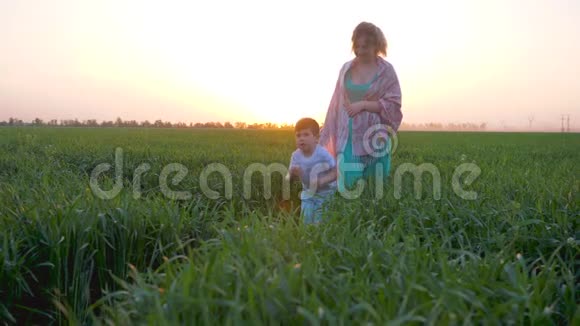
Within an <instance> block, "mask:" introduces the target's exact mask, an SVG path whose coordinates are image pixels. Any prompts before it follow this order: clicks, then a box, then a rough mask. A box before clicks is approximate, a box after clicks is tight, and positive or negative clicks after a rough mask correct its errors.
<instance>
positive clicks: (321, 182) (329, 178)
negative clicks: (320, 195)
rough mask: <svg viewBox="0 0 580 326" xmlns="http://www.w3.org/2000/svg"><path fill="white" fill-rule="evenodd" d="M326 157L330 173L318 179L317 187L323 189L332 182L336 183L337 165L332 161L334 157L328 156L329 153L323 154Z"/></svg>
mask: <svg viewBox="0 0 580 326" xmlns="http://www.w3.org/2000/svg"><path fill="white" fill-rule="evenodd" d="M325 156H326V161H327V163H328V164H329V165H330V171H328V172H327V173H325V174H324V175H323V176H321V177H320V178H318V186H319V187H323V186H325V185H327V184H329V183H331V182H333V181H336V178H337V175H338V173H337V168H338V167H337V165H336V160H335V159H334V157H332V155H330V153H328V152H326V153H325Z"/></svg>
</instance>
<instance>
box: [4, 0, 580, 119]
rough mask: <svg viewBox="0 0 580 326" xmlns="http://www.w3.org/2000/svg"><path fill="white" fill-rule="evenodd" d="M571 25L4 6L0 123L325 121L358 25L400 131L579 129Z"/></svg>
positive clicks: (449, 6) (176, 4) (241, 7)
mask: <svg viewBox="0 0 580 326" xmlns="http://www.w3.org/2000/svg"><path fill="white" fill-rule="evenodd" d="M330 10H333V11H334V12H332V13H331V12H330ZM579 17H580V4H579V2H578V1H574V0H552V1H550V0H532V1H519V0H507V1H499V0H491V1H459V0H457V1H452V0H444V1H437V2H431V1H404V2H403V1H396V2H395V1H360V2H356V6H354V3H353V2H352V1H348V2H346V1H344V2H341V1H338V2H333V5H330V3H328V4H327V3H323V2H314V1H278V2H267V1H242V2H240V1H214V2H208V1H205V2H197V1H163V2H162V1H131V0H117V1H113V0H106V1H98V2H97V1H80V0H77V1H73V0H54V1H43V2H38V1H30V0H20V1H12V2H6V1H4V2H0V40H2V42H0V120H7V119H8V118H10V117H18V118H20V119H23V120H25V121H30V120H32V119H34V118H36V117H39V118H41V119H44V120H50V119H74V118H78V119H79V120H85V119H92V118H94V119H97V120H114V119H115V118H116V117H122V118H123V119H126V120H132V119H135V120H138V121H142V120H150V121H154V120H156V119H162V120H169V121H174V122H176V121H184V122H190V121H193V122H206V121H222V122H224V121H231V122H235V121H245V122H250V123H252V122H266V121H272V122H278V123H280V122H288V123H293V122H294V121H295V120H296V119H298V118H299V117H302V116H312V117H314V118H315V119H317V120H319V121H320V122H322V121H323V119H324V115H325V110H326V108H327V106H328V102H329V100H330V96H331V92H332V90H333V87H334V83H335V81H336V77H337V74H338V69H339V68H340V66H341V65H342V63H343V62H345V61H347V60H350V59H351V58H352V53H351V51H350V35H351V32H352V29H353V28H354V26H355V25H356V24H357V23H358V22H360V21H363V20H364V21H370V22H373V23H375V24H376V25H378V26H379V27H381V28H382V29H383V31H384V33H385V35H386V36H387V40H388V42H389V56H388V57H387V60H389V61H390V62H391V63H392V64H393V65H394V67H395V69H396V71H397V73H398V75H399V79H400V82H401V87H402V91H403V113H404V120H403V121H404V122H408V123H422V122H430V121H433V122H443V123H446V122H476V123H481V122H486V123H488V125H490V126H491V127H495V128H500V127H504V126H505V127H513V128H527V126H528V125H529V122H528V117H530V116H533V117H534V122H533V129H557V128H559V126H560V115H561V114H569V115H570V117H571V124H572V127H573V128H575V129H578V128H580V78H579V77H578V76H580V63H579V61H578V58H580V19H578V18H579Z"/></svg>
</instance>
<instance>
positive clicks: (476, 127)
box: [399, 122, 487, 131]
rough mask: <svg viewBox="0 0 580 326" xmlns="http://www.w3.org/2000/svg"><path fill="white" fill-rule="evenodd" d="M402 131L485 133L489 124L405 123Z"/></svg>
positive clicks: (402, 125)
mask: <svg viewBox="0 0 580 326" xmlns="http://www.w3.org/2000/svg"><path fill="white" fill-rule="evenodd" d="M399 129H401V130H465V131H483V130H486V129H487V123H485V122H483V123H472V122H462V123H446V124H443V123H436V122H428V123H406V122H403V123H402V124H401V127H400V128H399Z"/></svg>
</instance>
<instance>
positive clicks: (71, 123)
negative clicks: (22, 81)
mask: <svg viewBox="0 0 580 326" xmlns="http://www.w3.org/2000/svg"><path fill="white" fill-rule="evenodd" d="M0 126H39V127H41V126H50V127H56V126H59V127H126V128H139V127H141V128H222V129H234V128H236V129H293V128H294V125H290V124H276V123H271V122H266V123H252V124H249V123H245V122H234V123H233V124H232V123H231V122H224V123H222V122H213V121H212V122H203V123H202V122H196V123H193V122H190V123H185V122H170V121H163V120H161V119H158V120H155V121H153V122H151V121H149V120H145V121H137V120H123V119H121V118H117V119H116V120H115V121H108V120H103V121H101V122H98V121H97V120H96V119H89V120H78V119H74V120H72V119H68V120H56V119H52V120H48V121H44V120H42V119H40V118H36V119H34V120H32V121H30V122H24V121H22V120H21V119H17V118H10V119H8V121H0Z"/></svg>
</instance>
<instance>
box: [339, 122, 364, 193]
mask: <svg viewBox="0 0 580 326" xmlns="http://www.w3.org/2000/svg"><path fill="white" fill-rule="evenodd" d="M354 163H356V164H361V168H362V162H360V160H358V159H357V157H356V156H355V155H354V154H353V145H352V119H349V121H348V138H347V141H346V145H345V148H344V152H342V153H339V155H338V160H337V164H338V178H339V180H338V190H339V192H344V191H346V190H352V188H354V186H355V184H356V182H357V180H359V179H360V178H362V177H363V171H362V169H360V170H356V169H352V164H354ZM345 164H348V166H345Z"/></svg>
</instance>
